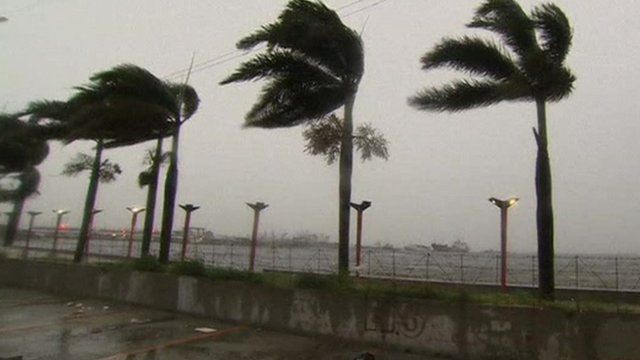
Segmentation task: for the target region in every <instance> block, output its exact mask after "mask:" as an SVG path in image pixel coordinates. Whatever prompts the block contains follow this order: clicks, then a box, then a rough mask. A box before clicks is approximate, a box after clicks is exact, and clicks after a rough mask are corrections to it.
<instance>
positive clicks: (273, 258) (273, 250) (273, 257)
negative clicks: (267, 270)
mask: <svg viewBox="0 0 640 360" xmlns="http://www.w3.org/2000/svg"><path fill="white" fill-rule="evenodd" d="M271 268H272V269H275V268H276V242H275V240H271Z"/></svg>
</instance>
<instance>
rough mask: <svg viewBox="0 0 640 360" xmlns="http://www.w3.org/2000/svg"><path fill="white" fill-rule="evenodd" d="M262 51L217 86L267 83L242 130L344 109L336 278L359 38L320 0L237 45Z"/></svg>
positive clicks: (345, 239)
mask: <svg viewBox="0 0 640 360" xmlns="http://www.w3.org/2000/svg"><path fill="white" fill-rule="evenodd" d="M261 43H266V45H267V48H266V51H265V52H264V53H262V54H259V55H257V56H255V57H254V58H253V59H252V60H249V61H247V62H245V63H243V64H242V65H241V66H240V67H239V68H238V69H237V70H236V71H235V72H234V73H233V74H232V75H230V76H229V77H227V78H226V79H224V80H223V81H222V82H221V84H229V83H232V82H240V81H250V80H256V79H263V78H264V79H267V80H268V83H267V84H266V85H265V87H264V88H263V91H262V94H261V95H260V98H259V99H258V101H257V103H256V104H255V105H254V106H253V108H252V109H251V110H250V111H249V113H248V114H247V116H246V122H245V126H247V127H261V128H279V127H290V126H295V125H298V124H301V123H304V122H307V121H311V120H314V119H319V118H322V117H324V116H326V115H328V114H330V113H331V112H333V111H334V110H336V109H338V108H340V107H343V106H344V120H343V133H342V139H341V146H340V159H339V161H340V189H339V192H340V201H339V215H338V216H339V231H338V235H339V237H338V238H339V240H338V241H339V246H338V247H339V250H338V251H339V254H338V267H339V271H340V273H341V274H345V273H347V271H348V269H349V215H350V208H349V204H350V202H351V174H352V172H353V106H354V102H355V98H356V93H357V90H358V86H359V84H360V80H361V79H362V75H363V73H364V51H363V46H362V39H361V38H360V35H359V34H358V33H357V32H355V31H353V30H352V29H350V28H348V27H347V26H345V25H344V24H343V23H342V21H341V20H340V17H339V16H338V14H337V13H336V12H335V11H333V10H331V9H329V8H328V7H327V6H325V5H324V4H323V3H322V2H319V1H308V0H292V1H290V2H289V3H288V4H287V7H286V8H285V10H284V11H283V12H282V13H281V14H280V16H279V17H278V20H277V21H276V22H275V23H272V24H269V25H265V26H263V27H262V28H261V29H259V30H257V31H256V32H254V33H253V34H251V35H249V36H247V37H245V38H243V39H242V40H240V41H239V42H238V44H237V47H238V48H239V49H244V50H248V49H252V48H254V47H255V46H257V45H258V44H261Z"/></svg>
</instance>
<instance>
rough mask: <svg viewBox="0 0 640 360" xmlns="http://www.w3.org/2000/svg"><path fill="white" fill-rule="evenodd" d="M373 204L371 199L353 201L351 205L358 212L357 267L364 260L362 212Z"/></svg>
mask: <svg viewBox="0 0 640 360" xmlns="http://www.w3.org/2000/svg"><path fill="white" fill-rule="evenodd" d="M370 206H371V201H363V202H362V203H360V204H356V203H351V207H352V208H354V209H355V210H356V212H357V213H358V218H357V226H356V267H359V266H360V262H361V260H362V214H363V213H364V211H365V210H367V209H368V208H369V207H370Z"/></svg>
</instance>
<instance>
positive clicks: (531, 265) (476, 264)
mask: <svg viewBox="0 0 640 360" xmlns="http://www.w3.org/2000/svg"><path fill="white" fill-rule="evenodd" d="M24 246H25V242H24V240H18V241H17V242H16V243H15V244H14V246H13V248H14V249H21V248H24ZM52 246H53V240H52V239H49V238H38V239H32V240H31V241H30V244H29V249H28V250H27V249H22V251H23V254H24V256H28V257H30V258H38V257H51V256H55V257H58V258H70V257H72V255H73V251H74V250H75V246H76V239H65V238H62V239H59V241H58V248H57V249H55V250H54V249H53V248H52ZM133 250H134V251H133V254H132V257H133V258H137V257H139V256H140V242H139V239H136V241H135V243H134V245H133ZM127 251H128V240H127V239H121V238H115V239H92V240H91V241H90V243H89V245H88V255H89V256H88V258H90V259H91V260H98V261H114V260H122V259H125V258H126V255H127ZM180 252H181V243H180V242H177V241H174V242H173V243H172V246H171V251H170V259H171V260H172V261H178V260H179V259H180V258H181V253H180ZM157 253H158V242H157V241H153V242H152V244H151V254H152V255H157ZM337 254H338V249H337V244H321V245H318V244H308V245H307V246H302V245H297V244H296V245H285V244H283V243H280V242H278V241H270V242H263V243H261V244H260V245H259V246H258V250H257V259H256V270H257V271H265V270H268V271H289V272H307V273H317V274H333V273H337V270H338V264H337V258H338V256H337ZM350 254H351V255H352V256H351V264H355V263H356V262H355V249H351V251H350ZM249 256H250V245H249V243H248V242H242V243H236V242H232V241H227V242H214V243H205V242H194V243H192V244H189V247H188V249H187V253H186V254H185V258H187V259H191V260H199V261H202V262H204V263H205V264H206V265H209V266H215V267H221V268H229V269H238V270H247V269H248V268H249ZM508 259H509V262H508V276H507V279H508V284H509V285H510V286H520V287H536V286H537V284H538V278H537V277H538V269H537V267H538V262H537V257H536V256H535V255H530V254H517V253H511V254H509V258H508ZM361 264H362V265H361V266H360V267H359V268H352V272H353V273H357V274H358V275H359V276H362V277H371V278H384V279H394V280H414V281H428V282H441V283H457V284H478V285H497V284H499V281H500V274H499V272H500V255H499V254H496V253H493V252H488V253H447V252H427V251H410V250H405V249H393V248H377V247H368V248H365V249H363V253H362V261H361ZM555 275H556V286H557V288H561V289H585V290H613V291H630V292H640V257H633V256H591V255H571V256H570V255H559V256H556V258H555Z"/></svg>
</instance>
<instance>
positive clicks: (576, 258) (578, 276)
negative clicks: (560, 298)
mask: <svg viewBox="0 0 640 360" xmlns="http://www.w3.org/2000/svg"><path fill="white" fill-rule="evenodd" d="M575 267H576V270H575V273H576V283H575V286H576V289H577V288H579V287H580V264H579V262H578V255H576V257H575Z"/></svg>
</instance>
